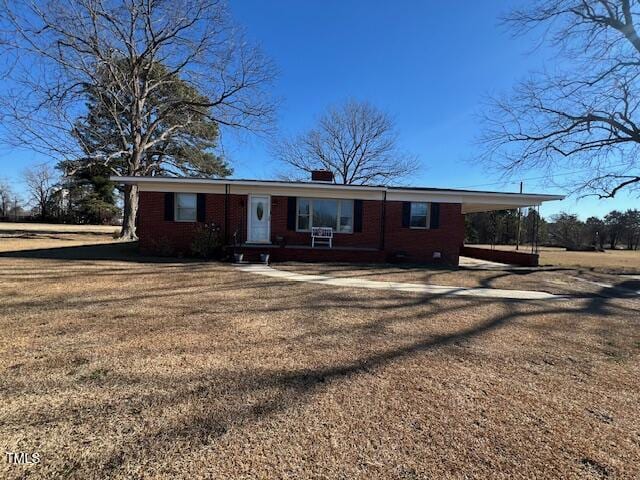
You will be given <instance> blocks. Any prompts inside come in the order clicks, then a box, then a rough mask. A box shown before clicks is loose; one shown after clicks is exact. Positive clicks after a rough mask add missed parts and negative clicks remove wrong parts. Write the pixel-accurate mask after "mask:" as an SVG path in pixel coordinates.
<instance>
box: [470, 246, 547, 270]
mask: <svg viewBox="0 0 640 480" xmlns="http://www.w3.org/2000/svg"><path fill="white" fill-rule="evenodd" d="M460 254H461V255H464V256H466V257H471V258H479V259H480V260H489V261H491V262H500V263H508V264H510V265H522V266H524V267H537V266H538V254H536V253H525V252H512V251H507V250H495V249H494V250H490V249H488V248H478V247H467V246H466V245H465V246H464V247H462V249H461V251H460Z"/></svg>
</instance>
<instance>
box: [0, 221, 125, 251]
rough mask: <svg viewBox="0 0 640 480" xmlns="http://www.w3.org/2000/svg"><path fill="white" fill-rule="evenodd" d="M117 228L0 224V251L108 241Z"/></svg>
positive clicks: (106, 226) (108, 226)
mask: <svg viewBox="0 0 640 480" xmlns="http://www.w3.org/2000/svg"><path fill="white" fill-rule="evenodd" d="M117 231H119V227H117V226H111V225H52V224H48V223H10V222H9V223H7V222H0V252H8V251H17V250H29V249H35V248H57V247H60V246H65V247H73V246H78V245H87V244H93V243H105V242H112V241H113V236H114V234H115V233H116V232H117Z"/></svg>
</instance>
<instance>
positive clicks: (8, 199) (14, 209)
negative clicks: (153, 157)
mask: <svg viewBox="0 0 640 480" xmlns="http://www.w3.org/2000/svg"><path fill="white" fill-rule="evenodd" d="M69 168H70V166H69V162H66V161H62V162H60V163H58V165H57V166H56V167H55V168H54V167H52V166H51V165H50V164H47V163H44V164H40V165H36V166H33V167H30V168H27V169H26V170H25V171H24V172H23V174H22V177H23V182H24V185H25V187H26V198H23V197H22V196H20V195H18V193H17V192H15V190H14V189H13V188H11V185H10V184H9V182H7V181H3V182H0V220H4V221H41V222H54V223H74V224H97V225H112V224H115V223H118V222H119V219H120V217H121V211H122V209H121V206H120V205H121V201H120V200H119V199H120V196H121V194H120V192H119V191H118V189H117V188H116V185H115V184H114V183H113V182H111V181H110V180H109V171H108V169H107V168H106V167H104V166H100V165H93V164H92V165H86V166H83V168H74V169H73V173H72V174H69V175H67V174H66V173H68V171H69Z"/></svg>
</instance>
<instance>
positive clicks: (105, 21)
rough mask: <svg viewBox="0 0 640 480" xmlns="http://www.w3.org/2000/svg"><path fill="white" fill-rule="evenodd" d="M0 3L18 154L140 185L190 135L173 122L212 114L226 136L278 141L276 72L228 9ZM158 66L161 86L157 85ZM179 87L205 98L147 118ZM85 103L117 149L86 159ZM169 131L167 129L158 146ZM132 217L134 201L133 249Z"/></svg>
mask: <svg viewBox="0 0 640 480" xmlns="http://www.w3.org/2000/svg"><path fill="white" fill-rule="evenodd" d="M0 2H2V12H0V27H1V28H0V29H1V31H3V32H8V34H6V35H5V36H4V38H3V40H5V41H6V46H7V49H5V50H6V51H5V53H6V59H5V61H4V62H3V64H4V65H6V66H10V67H11V69H10V71H8V72H4V73H5V74H6V75H7V76H8V78H9V79H10V80H11V84H10V86H9V87H8V88H7V90H6V94H5V95H3V97H2V98H0V109H1V111H2V114H3V116H2V119H3V122H2V124H1V125H0V133H1V134H3V137H4V139H5V141H6V142H8V143H9V144H11V145H14V146H19V147H22V148H29V149H32V150H36V151H38V152H41V153H45V154H48V155H50V156H51V157H54V158H61V157H62V158H66V159H74V158H80V157H84V158H87V157H90V156H95V160H96V161H98V162H102V163H104V164H105V165H107V166H109V165H111V163H112V162H120V164H123V165H127V166H128V170H127V171H126V172H123V173H126V174H129V175H140V174H143V172H157V171H159V170H160V169H159V164H158V163H157V162H162V161H164V160H165V159H166V157H165V156H163V155H148V154H147V153H148V152H149V151H151V150H154V149H155V148H156V147H157V145H158V143H161V142H168V141H169V140H171V138H172V137H173V136H179V135H181V134H183V133H184V132H185V131H188V129H189V128H191V127H192V124H191V123H190V122H189V121H187V122H184V119H185V118H189V115H188V114H187V115H182V116H181V118H180V121H179V122H174V120H173V119H174V118H176V115H175V113H176V111H180V112H186V113H188V112H190V111H193V112H198V113H199V116H200V117H202V112H203V111H206V115H207V117H208V118H209V120H211V121H212V122H216V123H217V124H218V125H222V126H226V127H231V128H236V129H243V130H247V131H252V132H261V133H264V132H270V131H271V125H272V123H271V122H272V120H273V116H274V108H275V106H274V102H273V101H272V97H271V96H270V94H269V91H268V87H269V85H270V83H271V82H272V80H273V78H274V76H275V69H274V67H273V65H272V63H271V62H270V61H269V59H267V58H266V57H265V56H264V55H263V54H262V52H261V51H260V50H259V49H258V48H256V47H254V46H252V45H250V44H249V43H248V42H247V41H246V40H245V39H244V36H243V33H242V31H241V30H240V29H239V28H238V27H237V26H236V25H234V23H233V22H232V20H231V19H230V17H229V15H228V13H227V10H226V7H225V4H224V2H223V1H222V0H172V1H158V0H115V1H107V0H57V1H55V2H49V1H44V0H41V1H38V0H0ZM156 65H162V66H163V67H164V70H163V74H162V75H152V69H154V68H155V66H156ZM105 79H106V80H105ZM177 82H182V83H184V84H186V85H188V86H189V87H190V88H193V89H194V91H197V92H199V93H200V95H199V96H198V97H188V96H181V97H177V98H176V99H175V101H172V100H170V99H167V101H166V102H165V105H164V108H160V109H156V108H150V107H149V103H150V99H151V97H152V96H153V95H155V94H156V92H157V91H159V90H163V91H168V90H170V89H169V88H167V87H168V86H171V85H172V84H175V83H177ZM88 91H91V93H92V98H93V99H97V101H98V102H99V103H100V104H101V105H100V111H102V112H104V114H105V115H109V116H110V121H111V122H112V123H113V124H114V125H115V126H116V129H117V132H118V137H119V138H118V140H117V142H114V141H113V138H108V139H105V145H103V147H102V148H96V145H91V148H89V146H88V145H86V144H84V143H83V142H82V140H81V139H80V138H79V136H78V135H77V134H75V133H76V131H75V128H76V123H77V122H78V119H79V118H81V117H82V116H83V115H86V112H87V105H86V102H87V92H88ZM197 116H198V115H194V118H195V117H197ZM172 122H174V123H172ZM160 125H162V126H163V127H166V126H167V125H168V127H166V128H164V130H163V131H162V132H161V133H160V134H157V129H158V128H159V126H160ZM157 135H159V138H158V137H157ZM149 162H152V163H151V164H149ZM125 198H126V197H125ZM131 201H136V199H135V198H133V197H131ZM128 212H133V213H134V212H135V209H134V208H129V207H128V205H127V201H125V222H126V223H127V225H126V226H125V229H124V230H123V234H125V235H126V236H129V237H135V231H134V222H135V215H129V214H128ZM125 230H127V231H126V232H125Z"/></svg>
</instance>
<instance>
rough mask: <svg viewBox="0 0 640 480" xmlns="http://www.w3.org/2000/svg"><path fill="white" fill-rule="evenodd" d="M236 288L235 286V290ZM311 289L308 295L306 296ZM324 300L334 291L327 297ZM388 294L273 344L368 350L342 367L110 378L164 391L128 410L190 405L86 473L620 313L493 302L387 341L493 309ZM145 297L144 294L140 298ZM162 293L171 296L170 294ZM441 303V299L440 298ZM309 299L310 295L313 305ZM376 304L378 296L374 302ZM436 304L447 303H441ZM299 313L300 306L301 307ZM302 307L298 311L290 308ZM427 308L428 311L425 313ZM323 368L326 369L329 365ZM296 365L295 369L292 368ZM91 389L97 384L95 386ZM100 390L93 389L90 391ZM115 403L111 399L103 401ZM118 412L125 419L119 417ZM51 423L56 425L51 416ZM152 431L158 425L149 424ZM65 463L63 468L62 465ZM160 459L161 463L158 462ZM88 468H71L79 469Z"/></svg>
mask: <svg viewBox="0 0 640 480" xmlns="http://www.w3.org/2000/svg"><path fill="white" fill-rule="evenodd" d="M271 280H272V279H263V278H260V280H257V279H255V278H254V279H252V280H250V281H247V282H244V286H245V287H246V286H248V285H247V284H248V283H252V284H257V285H262V286H264V285H265V284H266V285H272V286H276V285H277V286H281V285H282V284H283V283H286V282H279V281H277V282H272V281H271ZM241 283H242V282H241ZM305 287H308V288H309V289H310V290H311V289H312V290H313V291H314V292H315V293H314V294H315V295H318V297H317V298H320V299H322V300H321V304H320V305H318V307H320V308H321V309H330V308H334V307H336V306H340V307H341V308H344V301H345V300H349V297H350V295H349V292H346V291H342V290H340V289H335V288H327V287H325V288H319V287H318V286H313V285H305ZM312 287H313V288H312ZM331 292H334V293H333V294H332V293H331ZM388 293H389V295H392V301H391V302H389V301H385V302H384V303H383V304H380V302H378V301H367V300H366V299H365V300H358V299H356V300H355V301H354V299H353V298H351V300H352V301H351V304H350V307H349V308H350V309H356V310H357V311H365V310H366V309H371V310H377V311H382V312H385V314H383V315H381V316H380V317H379V318H376V319H375V320H374V321H371V322H365V323H363V324H362V325H356V326H354V325H351V326H344V327H341V326H337V327H330V328H327V327H328V326H327V325H323V322H322V321H318V319H317V317H314V316H303V317H301V319H300V320H301V321H303V322H307V323H308V326H309V328H308V329H307V332H306V333H305V334H301V335H297V336H293V337H289V338H284V339H277V338H274V339H273V341H274V342H276V343H280V344H287V345H292V346H293V347H294V348H296V349H297V355H303V358H304V356H305V351H304V349H305V348H306V346H308V345H309V342H313V344H314V345H315V348H316V349H321V350H322V349H330V350H331V349H335V348H336V345H335V342H336V341H338V342H341V341H345V339H346V338H347V337H350V338H353V337H355V338H356V339H357V341H358V342H359V343H361V344H362V345H363V346H366V348H363V349H362V352H361V354H359V355H358V356H357V358H354V359H352V360H349V361H340V360H335V358H337V356H332V355H325V356H323V358H326V360H325V361H324V362H321V364H318V365H316V366H313V367H310V368H280V369H268V368H259V367H256V368H254V369H253V370H250V371H247V370H231V371H229V370H223V369H208V370H205V371H200V372H197V373H195V374H193V375H190V376H188V377H187V378H181V379H180V381H177V380H176V378H175V376H174V375H172V374H167V375H162V374H160V375H158V374H154V375H152V376H146V375H144V374H137V375H136V374H117V375H115V374H114V375H111V376H108V378H109V381H110V382H114V383H115V384H116V385H134V384H135V385H149V386H153V388H150V389H149V390H151V391H154V392H158V391H161V392H162V393H153V394H145V393H142V394H141V395H139V396H138V397H136V398H135V399H130V401H129V404H128V407H127V408H128V409H130V410H132V411H133V410H135V411H144V410H145V409H146V408H148V407H149V405H156V406H160V407H161V408H163V409H164V408H167V409H169V408H170V407H175V406H177V405H190V407H189V408H188V409H187V411H186V412H185V413H184V414H183V415H182V416H180V417H179V418H175V419H172V420H171V421H165V422H164V423H162V424H160V425H158V426H148V425H147V426H144V427H143V426H142V425H141V427H143V428H134V429H133V431H134V432H137V433H132V434H131V435H129V436H127V437H124V439H123V440H122V441H120V442H119V443H116V444H114V445H113V446H111V447H110V450H109V449H105V452H104V453H105V456H100V457H97V458H95V457H94V458H91V459H90V460H89V459H88V460H89V463H92V466H93V467H94V468H98V469H99V470H100V471H101V473H102V474H103V475H104V476H108V475H110V474H113V473H114V472H115V471H117V470H118V469H120V468H121V467H122V466H123V465H124V464H125V463H126V462H132V463H135V462H136V460H141V459H143V458H144V459H145V460H147V461H148V460H149V459H154V458H156V459H159V458H162V457H163V456H165V455H167V454H170V452H172V451H173V449H174V445H175V442H188V443H189V445H190V448H198V447H199V446H204V445H207V444H209V443H211V442H215V441H216V440H218V439H220V438H221V437H223V436H224V435H225V434H227V432H228V431H229V429H230V428H242V427H245V426H247V425H251V424H253V423H256V422H258V421H261V420H262V419H265V418H270V417H273V416H275V415H278V414H280V413H283V412H286V411H288V410H290V409H291V408H295V407H296V406H299V405H301V404H304V403H306V402H308V401H310V400H311V397H312V396H313V395H316V394H320V393H322V391H323V390H325V389H326V388H327V387H328V386H330V385H334V384H336V383H339V382H342V381H345V380H350V379H353V378H356V377H360V376H363V375H368V374H371V373H373V372H375V370H377V369H380V368H384V367H386V366H388V365H390V364H393V363H394V362H401V361H403V360H406V359H408V358H412V357H415V356H417V355H421V354H424V353H426V352H429V351H433V350H436V349H440V348H446V347H457V346H459V345H461V344H467V343H468V342H470V341H473V340H476V339H479V338H481V337H483V336H484V335H486V334H488V333H490V332H493V331H496V330H498V329H500V328H503V327H505V326H506V325H508V324H510V323H514V322H520V323H521V322H523V321H524V322H527V323H531V325H528V326H534V325H535V323H536V319H537V317H539V316H544V315H567V314H570V315H572V316H573V317H574V318H575V319H576V320H575V321H576V322H579V321H580V318H581V317H582V316H583V315H593V314H597V315H605V314H610V313H617V314H620V308H622V306H621V305H617V304H613V303H612V299H611V298H609V297H606V296H599V297H594V298H590V299H583V300H579V301H578V300H576V301H572V302H571V303H568V302H566V301H554V302H518V301H508V300H507V301H505V300H503V301H500V303H499V305H500V306H501V307H502V308H500V310H501V311H499V312H498V313H497V314H495V315H492V316H490V317H489V318H487V319H486V320H484V321H480V322H476V323H472V324H470V325H466V326H465V327H464V328H459V329H456V330H454V331H450V332H447V333H436V334H433V333H432V334H424V335H421V336H419V337H418V338H416V336H415V334H412V335H403V334H400V333H395V334H394V333H393V332H390V331H389V330H388V327H390V326H393V325H398V324H411V323H413V322H416V321H425V320H427V319H428V318H430V317H437V316H439V315H443V314H452V315H455V314H456V312H460V310H461V309H468V310H473V309H475V308H480V307H483V306H487V305H490V304H493V303H495V300H489V299H475V298H474V299H470V298H464V299H463V298H451V297H446V296H444V295H429V296H421V295H415V294H398V293H392V292H388ZM143 295H144V294H143ZM167 295H169V296H170V295H179V293H178V292H173V293H172V294H167ZM445 297H446V298H445ZM314 298H316V297H314ZM375 298H378V297H375ZM442 300H447V301H446V302H443V301H442ZM284 304H286V301H285V300H284V299H283V298H282V296H281V292H274V295H273V296H271V297H268V298H265V299H264V306H259V307H257V308H253V309H250V308H248V309H246V311H245V313H248V314H258V313H265V312H276V311H284V310H286V309H288V308H291V307H288V306H286V305H284ZM305 305H307V303H305ZM414 307H420V310H418V311H415V312H412V313H411V315H405V314H403V315H398V311H399V310H403V309H405V308H414ZM295 308H296V309H300V308H302V309H304V308H305V307H295ZM425 309H426V310H425ZM381 333H384V334H386V335H393V336H394V340H395V343H398V345H395V346H391V347H388V346H385V348H379V345H377V339H376V336H377V335H380V334H381ZM462 352H463V351H457V350H452V351H451V352H450V354H451V355H452V358H453V357H454V356H456V355H463V353H462ZM327 360H328V361H327ZM297 363H299V362H297ZM96 381H98V380H96ZM98 386H99V384H98ZM95 402H97V401H94V403H91V404H88V405H87V406H86V410H87V412H85V414H86V415H88V416H89V417H90V418H100V417H101V415H102V414H103V413H104V411H105V408H104V407H105V405H103V404H102V403H95ZM112 402H114V399H109V400H108V403H112ZM120 413H121V414H124V413H126V412H120ZM46 417H47V422H55V421H56V420H57V421H64V420H65V417H64V415H56V413H55V411H54V412H49V413H48V414H47V415H46ZM56 417H57V418H56ZM156 424H157V423H156ZM70 461H71V460H70ZM158 461H160V460H158ZM85 466H88V465H78V468H79V469H81V468H84V467H85Z"/></svg>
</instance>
